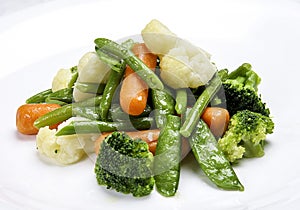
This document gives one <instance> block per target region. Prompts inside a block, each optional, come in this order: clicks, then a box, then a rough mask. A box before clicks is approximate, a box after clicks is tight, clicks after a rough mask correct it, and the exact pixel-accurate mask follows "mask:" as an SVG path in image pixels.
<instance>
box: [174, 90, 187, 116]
mask: <svg viewBox="0 0 300 210" xmlns="http://www.w3.org/2000/svg"><path fill="white" fill-rule="evenodd" d="M175 100H176V104H175V110H176V112H177V114H184V113H185V111H186V107H187V92H186V89H178V90H176V99H175Z"/></svg>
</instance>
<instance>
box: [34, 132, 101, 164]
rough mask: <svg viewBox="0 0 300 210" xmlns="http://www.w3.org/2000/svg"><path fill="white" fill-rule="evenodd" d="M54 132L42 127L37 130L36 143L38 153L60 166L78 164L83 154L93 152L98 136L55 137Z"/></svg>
mask: <svg viewBox="0 0 300 210" xmlns="http://www.w3.org/2000/svg"><path fill="white" fill-rule="evenodd" d="M55 133H56V130H50V129H49V127H43V128H41V129H40V130H39V132H38V134H37V137H36V143H37V148H38V152H39V153H40V154H42V155H45V156H46V157H48V158H50V159H52V160H54V161H57V162H58V163H60V164H65V165H67V164H72V163H75V162H78V161H79V160H80V159H81V158H82V157H83V156H84V155H85V154H90V153H92V152H93V145H94V141H95V140H96V139H97V138H98V136H99V135H96V134H84V135H67V136H58V137H57V136H55Z"/></svg>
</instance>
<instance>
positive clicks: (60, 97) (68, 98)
mask: <svg viewBox="0 0 300 210" xmlns="http://www.w3.org/2000/svg"><path fill="white" fill-rule="evenodd" d="M47 100H49V101H52V100H56V101H62V102H65V103H72V101H73V88H64V89H60V90H58V91H55V92H53V93H51V94H49V96H48V97H47Z"/></svg>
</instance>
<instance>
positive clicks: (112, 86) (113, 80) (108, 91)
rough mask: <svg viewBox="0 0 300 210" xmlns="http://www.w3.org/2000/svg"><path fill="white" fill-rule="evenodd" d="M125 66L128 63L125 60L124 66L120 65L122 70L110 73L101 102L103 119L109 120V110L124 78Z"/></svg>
mask: <svg viewBox="0 0 300 210" xmlns="http://www.w3.org/2000/svg"><path fill="white" fill-rule="evenodd" d="M125 67H126V64H125V63H124V62H123V63H122V66H121V67H120V71H111V73H110V75H109V78H108V81H107V84H106V86H105V88H104V92H103V95H102V100H101V103H100V107H101V110H100V117H101V119H102V120H103V121H107V120H108V112H109V109H110V107H111V102H112V100H113V97H114V94H115V91H116V89H117V87H118V86H119V85H120V82H121V80H122V78H123V74H124V71H125Z"/></svg>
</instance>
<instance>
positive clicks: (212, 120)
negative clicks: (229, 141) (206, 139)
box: [201, 107, 230, 137]
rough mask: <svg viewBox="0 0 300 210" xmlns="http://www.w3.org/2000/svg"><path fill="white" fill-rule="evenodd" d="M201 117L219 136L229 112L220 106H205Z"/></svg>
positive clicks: (226, 123) (225, 126)
mask: <svg viewBox="0 0 300 210" xmlns="http://www.w3.org/2000/svg"><path fill="white" fill-rule="evenodd" d="M201 118H202V119H203V120H204V122H205V123H206V124H207V125H208V127H209V128H210V130H211V132H212V133H213V134H214V135H215V136H216V137H221V136H222V135H223V134H224V132H225V131H226V129H227V126H228V123H229V118H230V117H229V112H228V111H227V109H224V108H220V107H207V108H206V109H205V110H204V112H203V114H202V116H201Z"/></svg>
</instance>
